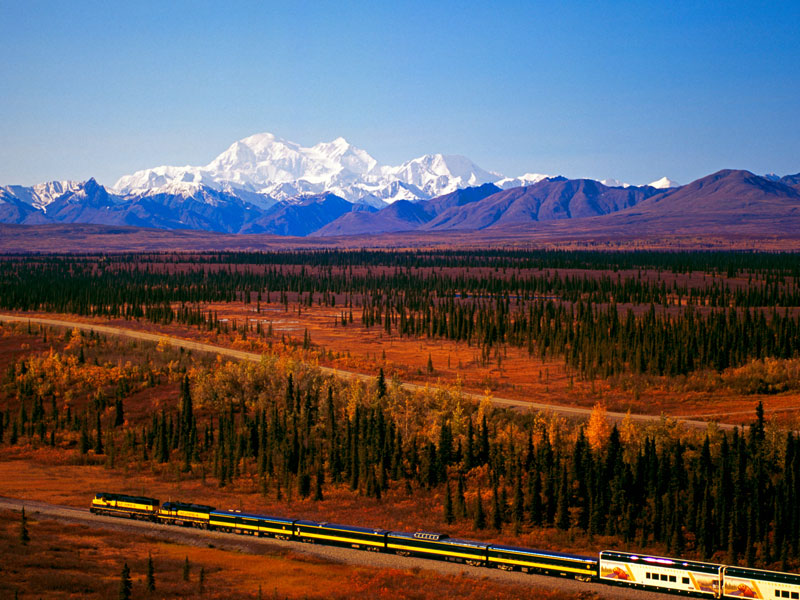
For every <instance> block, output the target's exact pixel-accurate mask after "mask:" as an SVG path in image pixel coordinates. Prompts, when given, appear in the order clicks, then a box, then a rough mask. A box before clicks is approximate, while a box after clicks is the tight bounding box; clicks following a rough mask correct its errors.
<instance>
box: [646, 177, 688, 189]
mask: <svg viewBox="0 0 800 600" xmlns="http://www.w3.org/2000/svg"><path fill="white" fill-rule="evenodd" d="M647 185H649V186H650V187H651V188H656V189H657V190H668V189H670V188H676V187H681V184H680V183H678V182H677V181H674V180H672V179H670V178H669V177H662V178H661V179H656V180H655V181H651V182H650V183H648V184H647Z"/></svg>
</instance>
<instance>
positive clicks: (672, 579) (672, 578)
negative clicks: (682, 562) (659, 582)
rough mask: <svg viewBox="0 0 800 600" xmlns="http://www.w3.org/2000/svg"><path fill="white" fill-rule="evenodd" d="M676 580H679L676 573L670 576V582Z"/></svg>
mask: <svg viewBox="0 0 800 600" xmlns="http://www.w3.org/2000/svg"><path fill="white" fill-rule="evenodd" d="M676 581H678V578H677V577H675V575H670V576H669V582H670V583H675V582H676Z"/></svg>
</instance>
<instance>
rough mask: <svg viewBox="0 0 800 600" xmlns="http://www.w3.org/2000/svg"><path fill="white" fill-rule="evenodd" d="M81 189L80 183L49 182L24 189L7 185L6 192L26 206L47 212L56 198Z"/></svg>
mask: <svg viewBox="0 0 800 600" xmlns="http://www.w3.org/2000/svg"><path fill="white" fill-rule="evenodd" d="M80 187H81V182H80V181H70V180H65V181H48V182H47V183H39V184H36V185H34V186H32V187H24V186H21V185H7V186H5V187H4V188H2V189H4V190H6V191H7V192H8V193H9V194H11V195H12V196H14V197H16V198H18V199H19V200H21V201H22V202H24V203H25V204H29V205H31V206H32V207H34V208H36V209H38V210H42V211H45V212H46V211H47V206H48V205H49V204H52V203H53V201H54V200H56V198H59V197H60V196H63V195H64V194H68V193H70V192H75V191H77V190H78V189H80Z"/></svg>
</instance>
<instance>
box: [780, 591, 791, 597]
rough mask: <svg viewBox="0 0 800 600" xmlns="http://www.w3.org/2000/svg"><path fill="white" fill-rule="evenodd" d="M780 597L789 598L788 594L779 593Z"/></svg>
mask: <svg viewBox="0 0 800 600" xmlns="http://www.w3.org/2000/svg"><path fill="white" fill-rule="evenodd" d="M781 597H782V598H788V597H789V592H781Z"/></svg>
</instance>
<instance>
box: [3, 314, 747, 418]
mask: <svg viewBox="0 0 800 600" xmlns="http://www.w3.org/2000/svg"><path fill="white" fill-rule="evenodd" d="M0 321H6V322H10V323H28V322H31V323H38V324H40V325H50V326H52V327H69V328H73V329H74V328H77V329H80V330H82V331H95V332H97V333H105V334H108V335H114V336H120V337H128V338H133V339H137V340H144V341H148V342H155V343H159V342H164V343H166V344H170V345H171V346H175V347H178V348H184V349H186V350H196V351H198V352H212V353H214V354H221V355H223V356H229V357H231V358H235V359H238V360H249V361H252V362H259V361H260V360H261V354H258V353H255V352H244V351H243V350H234V349H233V348H225V347H223V346H215V345H213V344H205V343H203V342H194V341H191V340H184V339H181V338H176V337H172V336H169V335H160V334H156V333H147V332H145V331H135V330H133V329H125V328H122V327H111V326H108V325H98V324H95V323H79V322H76V321H62V320H60V319H46V318H43V317H26V316H19V315H8V314H0ZM317 368H319V370H320V371H322V372H323V373H325V374H326V375H334V376H336V377H343V378H352V379H360V380H362V381H374V379H375V376H374V375H365V374H364V373H355V372H353V371H343V370H341V369H332V368H330V367H317ZM402 386H403V387H404V388H406V389H407V390H412V391H415V390H422V389H424V388H425V386H421V385H418V384H416V383H403V384H402ZM427 387H428V388H429V389H430V388H432V387H434V386H427ZM462 394H463V396H464V397H465V398H468V399H470V400H474V401H475V402H480V401H481V400H482V399H483V398H484V396H483V395H481V394H474V393H472V392H462ZM491 402H492V404H494V405H496V406H503V407H510V408H524V409H528V410H541V411H551V412H554V413H556V414H559V415H563V416H565V417H577V418H587V417H588V416H589V415H590V414H591V412H592V409H590V408H583V407H578V406H559V405H553V404H542V403H540V402H526V401H525V400H513V399H511V398H497V397H494V396H493V397H491ZM606 416H607V417H608V418H609V419H610V420H612V421H616V422H620V421H622V420H623V419H624V418H625V417H626V416H627V415H626V413H621V412H607V413H606ZM630 418H631V419H632V420H633V421H637V422H653V421H658V420H660V419H661V415H644V414H631V415H630ZM672 418H674V419H675V420H676V421H678V422H680V423H682V424H683V425H686V426H688V427H697V428H700V429H705V428H706V427H708V421H700V420H697V419H687V418H683V417H672ZM718 426H719V428H720V429H733V427H734V426H733V425H730V424H727V423H719V424H718Z"/></svg>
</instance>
